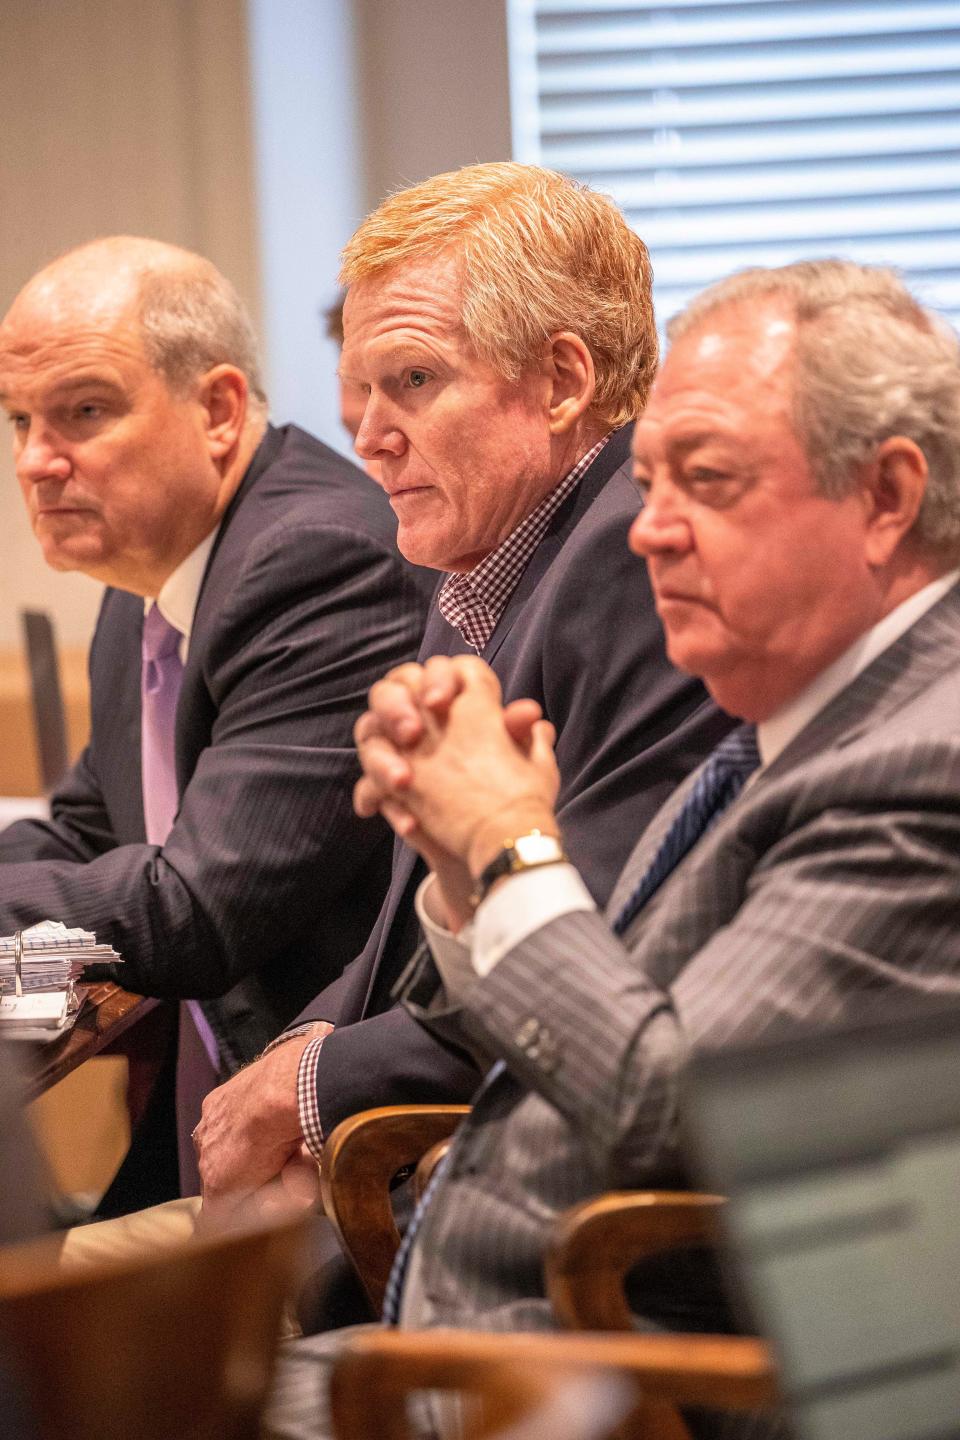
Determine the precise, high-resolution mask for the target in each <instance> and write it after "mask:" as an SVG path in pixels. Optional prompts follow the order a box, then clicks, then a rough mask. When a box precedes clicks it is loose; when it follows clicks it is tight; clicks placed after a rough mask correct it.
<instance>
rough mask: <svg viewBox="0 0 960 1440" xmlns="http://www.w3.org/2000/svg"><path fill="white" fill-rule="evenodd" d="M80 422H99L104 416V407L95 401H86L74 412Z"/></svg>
mask: <svg viewBox="0 0 960 1440" xmlns="http://www.w3.org/2000/svg"><path fill="white" fill-rule="evenodd" d="M74 414H75V415H76V417H77V419H78V420H99V419H100V416H101V415H102V414H103V406H102V405H98V404H97V403H96V401H94V400H86V401H84V403H83V404H82V405H78V406H77V408H76V410H75V411H74Z"/></svg>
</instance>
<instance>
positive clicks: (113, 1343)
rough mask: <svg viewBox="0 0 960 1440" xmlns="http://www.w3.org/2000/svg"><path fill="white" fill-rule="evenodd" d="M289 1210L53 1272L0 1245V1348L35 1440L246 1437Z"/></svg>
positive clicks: (33, 1251) (286, 1252)
mask: <svg viewBox="0 0 960 1440" xmlns="http://www.w3.org/2000/svg"><path fill="white" fill-rule="evenodd" d="M302 1232H303V1222H302V1220H300V1219H296V1220H292V1221H288V1222H284V1223H281V1224H279V1225H273V1226H271V1227H259V1228H251V1229H247V1230H244V1231H242V1232H237V1233H231V1234H225V1235H221V1236H217V1237H215V1238H210V1239H203V1240H197V1241H194V1242H192V1243H191V1244H190V1245H184V1246H183V1247H181V1248H178V1249H177V1250H170V1251H166V1252H164V1253H162V1254H159V1255H151V1256H149V1257H146V1258H143V1259H138V1260H137V1261H135V1262H134V1261H126V1262H116V1263H113V1264H111V1265H104V1266H103V1267H102V1268H97V1269H96V1270H92V1269H91V1270H89V1271H75V1272H71V1273H64V1272H63V1271H62V1270H61V1267H60V1264H59V1244H58V1242H57V1241H56V1239H55V1238H51V1239H44V1240H40V1241H34V1242H29V1243H27V1244H23V1245H15V1246H9V1247H7V1248H6V1249H5V1250H4V1251H3V1252H2V1256H0V1355H2V1357H3V1361H4V1363H5V1365H6V1366H7V1367H8V1369H9V1371H10V1373H11V1377H12V1379H13V1381H14V1382H15V1383H16V1384H17V1385H18V1386H19V1389H20V1392H21V1394H22V1398H23V1401H24V1404H25V1408H26V1410H27V1413H28V1415H29V1418H30V1420H31V1421H32V1424H33V1430H32V1434H33V1435H34V1436H35V1437H36V1440H64V1437H65V1436H69V1437H70V1440H256V1437H257V1436H258V1434H259V1415H260V1410H261V1407H262V1404H263V1401H264V1398H265V1396H266V1392H267V1387H268V1384H269V1381H270V1377H271V1373H272V1367H273V1357H274V1352H275V1349H276V1342H277V1336H278V1328H279V1322H280V1312H281V1307H282V1304H283V1300H284V1298H285V1295H286V1293H287V1291H288V1289H289V1288H290V1287H291V1285H292V1283H293V1280H294V1274H295V1270H296V1262H297V1256H298V1254H299V1251H300V1244H301V1239H302Z"/></svg>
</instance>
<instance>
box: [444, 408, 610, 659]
mask: <svg viewBox="0 0 960 1440" xmlns="http://www.w3.org/2000/svg"><path fill="white" fill-rule="evenodd" d="M611 433H612V432H611ZM609 439H610V434H609V433H608V434H607V435H604V436H603V438H602V439H601V440H598V441H597V443H596V445H594V446H592V447H591V448H590V449H589V450H588V451H587V452H586V454H585V455H581V457H580V459H579V460H578V461H577V462H576V464H575V465H574V466H573V468H572V470H569V471H568V472H567V474H566V475H565V476H564V477H563V479H562V480H560V481H558V483H557V484H556V485H555V486H554V487H553V489H552V490H550V491H549V492H548V493H547V494H546V495H545V496H544V498H543V499H542V500H541V501H540V503H539V504H538V505H537V506H536V508H535V509H533V510H531V512H530V514H529V515H527V516H526V518H525V519H524V520H521V522H520V524H519V525H517V526H516V528H515V529H514V530H511V532H510V534H509V535H508V536H507V538H506V539H505V540H503V541H501V543H500V544H499V545H498V546H497V548H496V550H492V551H491V552H490V554H489V555H487V556H485V557H484V559H483V560H481V561H480V564H479V565H475V566H474V568H473V569H472V570H468V571H465V572H463V573H459V572H458V573H454V574H452V575H448V576H447V578H446V579H445V580H444V582H443V584H442V585H441V587H440V591H439V594H438V595H437V604H438V606H439V607H440V613H441V615H443V617H444V619H445V620H446V621H447V622H448V624H450V625H453V626H454V628H455V629H457V630H459V632H460V634H461V635H462V636H463V638H464V640H466V641H467V643H468V644H469V645H472V646H473V647H474V649H476V650H477V651H478V652H479V651H481V650H483V649H484V648H485V646H486V644H487V641H488V640H489V639H490V636H491V635H492V634H493V632H494V630H495V629H496V626H497V622H498V620H499V619H500V616H501V615H502V614H503V612H504V610H505V609H506V607H507V602H508V601H509V599H510V596H511V595H512V594H513V592H514V590H515V589H516V587H517V584H518V583H519V580H520V577H521V575H522V574H523V572H524V570H525V569H526V566H527V562H528V561H529V559H530V557H531V555H532V554H533V552H534V550H536V548H537V546H538V545H539V544H540V541H541V540H542V539H543V537H544V536H545V535H546V533H547V530H548V528H549V526H550V521H551V520H552V519H553V517H554V515H555V514H556V512H557V511H558V510H559V509H560V506H561V505H562V504H563V502H564V501H565V500H566V499H567V497H568V496H569V495H571V494H572V493H573V491H574V490H575V489H576V487H577V485H578V484H579V483H580V481H581V480H582V479H583V477H584V475H585V474H586V473H587V471H588V470H589V468H590V466H591V465H592V464H593V462H594V460H596V458H597V456H598V455H599V454H600V452H601V450H602V449H603V447H604V446H605V445H606V443H607V441H608V440H609Z"/></svg>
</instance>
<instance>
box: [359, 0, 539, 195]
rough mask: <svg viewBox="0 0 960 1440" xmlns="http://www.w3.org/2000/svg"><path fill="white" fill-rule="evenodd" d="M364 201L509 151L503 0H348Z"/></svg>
mask: <svg viewBox="0 0 960 1440" xmlns="http://www.w3.org/2000/svg"><path fill="white" fill-rule="evenodd" d="M356 19H357V24H356V38H357V50H358V60H359V76H358V93H359V97H360V102H361V103H360V116H361V124H362V154H363V161H364V170H365V176H364V178H365V182H366V208H368V209H369V208H371V207H372V206H374V205H376V204H377V202H378V201H379V200H381V199H382V198H383V196H384V195H385V194H386V193H387V191H389V190H393V189H396V188H397V187H398V186H399V185H403V184H408V183H412V182H416V181H417V180H424V179H426V177H427V176H428V175H437V174H439V173H440V172H441V171H443V170H453V169H455V168H456V167H457V166H459V165H469V164H471V163H472V162H474V161H476V160H508V159H509V158H510V149H511V146H510V90H509V75H508V70H507V20H506V3H505V0H356Z"/></svg>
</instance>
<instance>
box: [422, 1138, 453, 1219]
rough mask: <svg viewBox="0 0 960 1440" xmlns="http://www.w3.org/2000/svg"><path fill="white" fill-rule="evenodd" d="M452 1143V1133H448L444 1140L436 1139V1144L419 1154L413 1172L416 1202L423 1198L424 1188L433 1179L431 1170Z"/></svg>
mask: <svg viewBox="0 0 960 1440" xmlns="http://www.w3.org/2000/svg"><path fill="white" fill-rule="evenodd" d="M452 1144H453V1136H452V1135H448V1136H447V1137H446V1139H445V1140H438V1141H437V1143H436V1145H431V1146H430V1149H429V1150H428V1151H427V1152H426V1154H424V1155H421V1157H420V1159H419V1161H418V1162H417V1168H416V1170H414V1172H413V1198H414V1199H415V1200H416V1202H417V1203H418V1204H419V1203H420V1201H421V1200H422V1199H423V1196H424V1193H425V1192H426V1188H427V1186H428V1185H429V1184H430V1181H431V1180H432V1179H433V1172H434V1171H435V1170H436V1168H437V1166H438V1165H439V1164H440V1161H441V1160H442V1159H443V1157H444V1156H445V1155H446V1153H447V1151H448V1150H449V1149H450V1146H451V1145H452Z"/></svg>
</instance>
